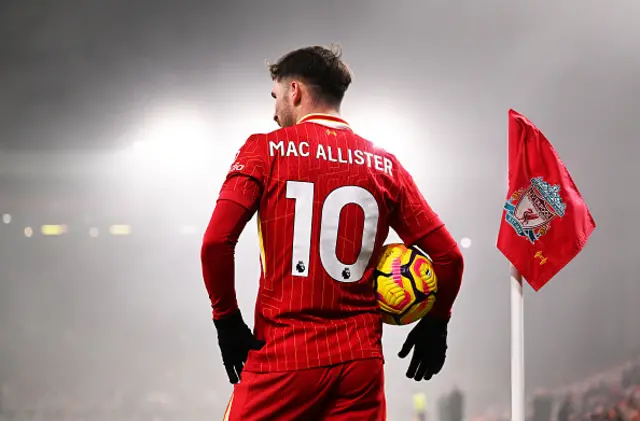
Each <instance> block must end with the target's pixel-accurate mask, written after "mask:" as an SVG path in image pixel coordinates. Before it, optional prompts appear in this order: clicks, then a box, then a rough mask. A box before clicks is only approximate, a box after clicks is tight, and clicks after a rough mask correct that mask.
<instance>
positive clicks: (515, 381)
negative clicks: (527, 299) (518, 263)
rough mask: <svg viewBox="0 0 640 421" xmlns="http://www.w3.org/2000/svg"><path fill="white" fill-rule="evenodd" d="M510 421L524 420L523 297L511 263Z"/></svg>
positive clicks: (520, 281)
mask: <svg viewBox="0 0 640 421" xmlns="http://www.w3.org/2000/svg"><path fill="white" fill-rule="evenodd" d="M510 272H511V421H525V391H524V297H523V289H522V276H521V275H520V273H519V272H518V270H517V269H516V268H515V267H514V266H513V265H511V270H510Z"/></svg>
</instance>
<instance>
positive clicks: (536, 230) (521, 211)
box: [504, 177, 567, 243]
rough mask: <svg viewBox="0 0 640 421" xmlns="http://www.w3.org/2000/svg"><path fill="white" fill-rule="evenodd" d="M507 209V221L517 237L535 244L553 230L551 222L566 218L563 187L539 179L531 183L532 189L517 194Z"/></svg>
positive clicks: (514, 194) (528, 188)
mask: <svg viewBox="0 0 640 421" xmlns="http://www.w3.org/2000/svg"><path fill="white" fill-rule="evenodd" d="M504 209H505V210H506V211H507V212H506V214H505V217H504V218H505V220H506V221H507V222H508V223H509V225H511V226H512V227H513V229H514V230H515V231H516V232H517V233H518V235H520V236H522V237H526V238H527V239H528V240H529V241H531V243H535V242H536V240H538V239H539V238H540V237H541V236H543V235H545V234H546V233H547V231H548V230H549V229H550V228H551V221H553V220H554V219H555V218H556V217H560V218H562V217H563V216H564V214H565V211H566V209H567V205H566V204H564V203H563V202H562V198H561V197H560V186H553V185H550V184H549V183H547V182H545V181H544V180H543V179H542V177H536V178H532V179H531V184H530V185H529V187H527V188H522V189H519V190H517V191H516V192H514V193H513V195H511V198H510V199H509V200H507V203H505V205H504Z"/></svg>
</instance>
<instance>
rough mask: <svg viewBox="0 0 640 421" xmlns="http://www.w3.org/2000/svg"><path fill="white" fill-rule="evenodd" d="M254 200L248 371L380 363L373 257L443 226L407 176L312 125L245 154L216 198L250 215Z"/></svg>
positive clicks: (348, 139) (353, 140)
mask: <svg viewBox="0 0 640 421" xmlns="http://www.w3.org/2000/svg"><path fill="white" fill-rule="evenodd" d="M247 180H253V182H254V183H256V184H257V186H259V189H257V190H256V188H254V187H247V183H248V181H247ZM256 191H259V199H256V200H257V201H258V203H259V205H258V229H259V234H260V235H259V237H260V247H261V250H262V253H261V257H262V259H261V263H262V265H261V267H262V273H261V279H260V289H259V291H258V296H257V300H256V311H255V323H254V331H255V334H256V337H257V338H258V339H264V340H266V345H265V347H264V348H262V349H261V350H260V351H256V352H251V353H250V355H249V358H248V360H247V364H246V366H245V370H246V371H250V372H271V371H282V370H300V369H305V368H312V367H319V366H328V365H332V364H339V363H343V362H347V361H352V360H358V359H366V358H371V357H380V358H382V346H381V334H382V321H381V313H380V312H379V310H378V306H377V303H376V299H375V294H374V291H373V289H372V284H371V279H372V274H373V269H374V265H375V258H374V256H375V255H376V254H377V252H378V251H379V250H380V248H381V247H382V245H383V242H384V241H385V239H386V238H387V234H388V232H389V228H390V227H391V228H393V229H394V230H395V231H396V232H397V233H398V234H399V235H400V237H401V238H402V239H403V241H404V242H405V243H406V244H413V243H415V242H416V241H417V240H418V239H420V238H423V237H424V236H425V235H427V234H428V233H430V232H432V231H434V230H435V229H437V228H439V227H441V226H442V222H441V221H440V219H439V218H438V217H437V215H436V214H435V213H434V212H433V211H432V209H431V208H430V207H429V205H428V204H427V202H426V201H425V199H424V198H423V196H422V194H421V193H420V192H419V190H418V188H417V186H416V185H415V182H414V181H413V179H412V178H411V176H410V175H409V174H408V173H407V171H406V170H405V169H404V168H403V167H402V166H401V165H400V163H399V162H398V161H397V159H396V158H395V157H394V156H393V155H391V154H389V153H387V152H385V151H383V150H381V149H379V148H376V147H375V146H374V145H373V144H371V142H369V141H367V140H365V139H363V138H361V137H359V136H357V135H355V134H354V133H353V132H352V131H351V130H350V129H349V128H345V127H343V128H331V129H329V128H327V127H326V126H323V125H321V124H318V123H316V122H312V121H309V122H304V123H302V124H298V125H296V126H293V127H288V128H285V129H280V130H278V131H275V132H273V133H270V134H263V135H253V136H251V137H250V138H249V139H248V140H247V141H246V143H245V144H244V145H243V146H242V148H241V149H240V151H239V152H238V155H237V157H236V160H235V162H234V163H233V165H232V166H231V168H230V171H229V173H228V175H227V180H226V182H225V184H224V187H223V189H222V191H221V193H220V197H221V198H225V199H229V200H234V201H237V202H238V203H240V204H242V205H243V206H245V207H250V206H251V200H246V197H247V195H249V196H251V197H255V194H254V193H255V192H256ZM330 195H331V200H328V198H329V197H330ZM348 202H354V203H348ZM365 214H367V215H368V216H367V217H366V218H365ZM323 215H324V216H323ZM376 216H377V218H376ZM294 225H297V227H298V228H296V229H297V234H296V238H297V239H296V243H295V244H294ZM365 226H366V227H367V229H365ZM365 232H366V234H365ZM321 235H322V238H321ZM306 250H308V253H306ZM361 250H364V252H362V253H361ZM294 252H295V254H296V255H297V256H296V258H295V259H294V257H293V255H294ZM321 256H322V257H321ZM221 282H222V281H221ZM227 282H228V281H227Z"/></svg>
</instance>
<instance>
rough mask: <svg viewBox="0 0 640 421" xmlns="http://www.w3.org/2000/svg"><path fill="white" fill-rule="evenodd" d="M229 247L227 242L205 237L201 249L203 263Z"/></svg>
mask: <svg viewBox="0 0 640 421" xmlns="http://www.w3.org/2000/svg"><path fill="white" fill-rule="evenodd" d="M226 246H227V244H226V242H225V241H224V239H222V238H216V237H205V238H204V240H203V241H202V247H201V248H200V258H201V259H202V261H203V262H204V261H206V260H208V259H209V258H210V256H215V255H216V254H218V253H219V252H221V251H222V250H224V248H225V247H226Z"/></svg>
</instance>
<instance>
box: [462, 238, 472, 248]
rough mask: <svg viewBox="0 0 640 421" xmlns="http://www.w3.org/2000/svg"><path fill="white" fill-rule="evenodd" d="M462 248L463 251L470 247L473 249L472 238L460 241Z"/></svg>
mask: <svg viewBox="0 0 640 421" xmlns="http://www.w3.org/2000/svg"><path fill="white" fill-rule="evenodd" d="M460 247H462V248H463V249H468V248H469V247H471V238H469V237H463V238H462V239H461V240H460Z"/></svg>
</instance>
